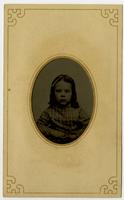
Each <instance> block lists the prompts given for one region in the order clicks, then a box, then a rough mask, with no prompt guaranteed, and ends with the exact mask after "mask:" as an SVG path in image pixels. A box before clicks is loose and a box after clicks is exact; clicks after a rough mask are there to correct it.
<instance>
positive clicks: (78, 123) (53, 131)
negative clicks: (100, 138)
mask: <svg viewBox="0 0 124 200" xmlns="http://www.w3.org/2000/svg"><path fill="white" fill-rule="evenodd" d="M88 123H89V118H88V117H87V116H86V114H85V113H84V111H83V110H82V109H81V108H80V107H79V108H72V107H66V108H59V107H48V108H47V109H46V110H45V111H43V112H42V114H41V116H40V118H39V119H38V121H37V126H38V128H39V130H40V131H41V133H43V134H44V135H45V136H46V137H47V138H48V139H50V140H51V141H53V142H56V143H68V142H71V141H73V140H75V139H76V138H78V137H79V136H80V135H81V134H82V132H83V131H84V130H85V128H86V127H87V125H88Z"/></svg>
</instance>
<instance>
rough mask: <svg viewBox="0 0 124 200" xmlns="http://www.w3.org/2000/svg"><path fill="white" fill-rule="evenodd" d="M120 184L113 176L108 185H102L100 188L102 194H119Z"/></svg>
mask: <svg viewBox="0 0 124 200" xmlns="http://www.w3.org/2000/svg"><path fill="white" fill-rule="evenodd" d="M117 191H118V183H117V179H116V177H115V176H112V177H110V178H109V179H108V184H107V185H102V186H101V187H100V194H117Z"/></svg>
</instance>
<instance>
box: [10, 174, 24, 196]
mask: <svg viewBox="0 0 124 200" xmlns="http://www.w3.org/2000/svg"><path fill="white" fill-rule="evenodd" d="M7 193H9V194H23V193H24V186H23V185H21V184H16V178H15V177H14V176H8V177H7Z"/></svg>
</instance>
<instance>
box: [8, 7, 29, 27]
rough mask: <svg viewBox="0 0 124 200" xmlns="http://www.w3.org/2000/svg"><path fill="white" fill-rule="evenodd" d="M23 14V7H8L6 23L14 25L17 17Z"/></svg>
mask: <svg viewBox="0 0 124 200" xmlns="http://www.w3.org/2000/svg"><path fill="white" fill-rule="evenodd" d="M24 16H25V9H8V25H9V26H15V25H16V24H17V19H18V18H22V17H24Z"/></svg>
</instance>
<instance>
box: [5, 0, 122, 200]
mask: <svg viewBox="0 0 124 200" xmlns="http://www.w3.org/2000/svg"><path fill="white" fill-rule="evenodd" d="M4 10H5V11H4V12H5V23H4V27H5V31H4V35H5V40H4V47H5V48H4V150H3V154H4V176H3V186H4V188H3V190H4V191H3V193H4V196H7V197H34V196H36V197H98V198H100V197H120V196H121V190H122V184H121V178H122V174H121V169H122V166H121V165H122V164H121V162H122V161H121V154H122V144H121V143H122V139H121V124H122V116H121V115H122V6H121V5H30V4H29V5H24V4H21V5H19V4H18V5H16V4H8V5H5V8H4ZM74 13H75V15H73V14H74ZM79 19H82V21H81V22H82V23H80V20H79ZM70 21H73V24H71V23H70ZM30 22H32V23H30ZM92 24H95V25H96V29H95V30H94V28H93V26H92ZM63 28H64V29H63ZM89 29H90V31H88V30H89ZM37 30H38V31H39V34H36V32H37ZM63 30H64V31H63ZM100 35H101V37H100ZM67 36H69V37H67ZM102 36H104V37H102ZM110 38H111V40H110ZM22 41H23V42H22ZM56 41H57V42H56ZM107 45H108V46H109V48H106V46H107ZM59 57H69V58H72V59H74V60H75V61H76V62H79V63H82V65H83V66H84V67H85V69H86V70H87V71H88V74H90V77H91V79H92V81H93V87H94V91H95V93H94V97H95V106H94V111H93V115H92V120H91V123H90V126H89V127H88V128H87V130H86V133H85V134H84V136H82V138H81V139H79V140H78V139H77V141H76V142H73V143H70V144H68V145H63V146H62V145H53V144H52V143H50V142H48V141H46V139H44V138H43V137H42V138H41V136H40V135H39V134H38V130H37V128H36V127H35V125H34V121H33V118H32V111H31V92H32V87H33V83H34V80H35V77H36V76H37V74H38V73H39V70H40V69H41V66H44V65H45V64H46V63H47V62H49V61H50V60H52V59H55V58H59ZM37 136H39V137H37ZM36 169H37V170H36ZM33 171H34V172H35V173H34V175H32V172H33ZM94 174H95V177H94ZM29 177H30V180H29ZM40 177H42V179H41V178H40ZM53 180H54V181H53ZM65 180H66V181H65ZM34 183H35V184H34Z"/></svg>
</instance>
